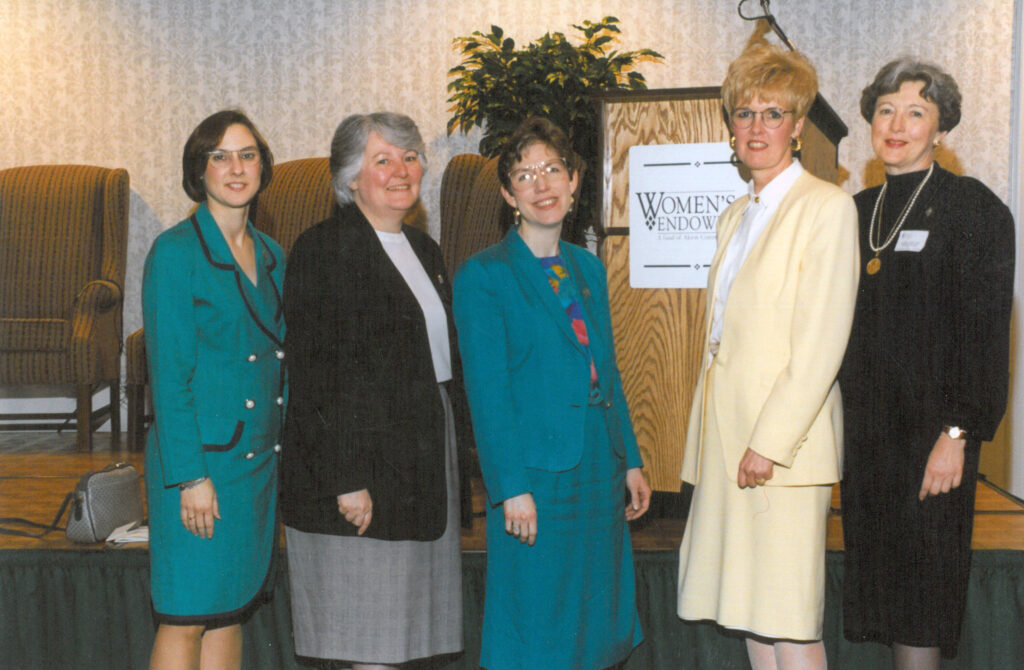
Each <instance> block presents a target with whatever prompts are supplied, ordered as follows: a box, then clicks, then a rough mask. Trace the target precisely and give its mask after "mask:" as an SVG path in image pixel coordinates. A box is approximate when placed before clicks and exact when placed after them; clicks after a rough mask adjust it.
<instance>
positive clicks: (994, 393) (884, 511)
mask: <svg viewBox="0 0 1024 670" xmlns="http://www.w3.org/2000/svg"><path fill="white" fill-rule="evenodd" d="M925 174H926V171H921V172H915V173H910V174H904V175H897V176H892V177H889V178H888V184H889V185H888V188H887V191H888V192H887V193H886V197H885V200H884V208H883V216H882V222H881V232H882V235H883V239H884V237H885V235H887V234H888V232H889V231H890V230H892V227H893V225H894V224H895V222H896V219H897V217H898V216H899V214H900V212H901V211H902V210H903V207H904V205H905V204H906V203H907V202H908V200H909V199H910V197H911V194H912V192H913V190H914V189H915V187H916V186H917V185H918V184H920V183H921V180H922V179H923V178H924V176H925ZM878 193H879V187H876V188H871V189H868V190H865V191H862V192H860V193H859V194H857V196H856V197H855V200H856V203H857V210H858V213H859V216H860V243H861V257H862V272H861V279H860V287H859V290H858V295H857V308H856V314H855V317H854V324H853V332H852V333H851V336H850V343H849V347H848V349H847V352H846V357H845V359H844V361H843V366H842V370H841V371H840V386H841V389H842V393H843V408H844V424H845V462H844V471H843V483H842V487H841V491H842V507H843V536H844V540H845V545H846V552H845V576H844V584H843V619H844V634H845V636H846V638H847V639H849V640H852V641H863V640H873V641H877V642H882V643H885V644H892V643H894V642H897V643H901V644H905V645H910V646H921V647H941V650H942V654H943V656H946V657H947V658H948V657H953V656H955V655H956V650H957V643H958V639H959V636H960V626H961V622H962V620H963V611H964V603H965V600H966V595H967V581H968V573H969V570H970V541H971V529H972V522H973V511H974V493H975V485H976V479H977V471H978V454H979V450H980V446H981V442H982V441H987V440H991V439H992V437H993V435H994V433H995V431H996V428H997V427H998V425H999V422H1000V420H1001V418H1002V416H1003V412H1004V410H1005V407H1006V395H1007V383H1008V374H1009V371H1008V366H1009V361H1008V352H1009V336H1010V325H1009V324H1010V307H1011V303H1012V298H1013V271H1014V227H1013V219H1012V217H1011V216H1010V212H1009V210H1008V209H1007V208H1006V206H1005V205H1004V204H1003V203H1002V202H1001V201H1000V200H999V199H998V198H997V197H996V196H995V195H994V194H993V193H992V192H991V191H990V190H989V189H988V188H986V187H985V186H984V185H983V184H981V183H980V182H978V181H977V180H975V179H972V178H969V177H957V176H955V175H953V174H951V173H949V172H947V171H945V170H943V169H941V168H940V167H939V166H938V165H936V166H935V171H934V174H933V175H932V176H931V178H930V180H929V182H928V183H927V184H926V185H925V187H924V189H923V190H922V191H921V193H920V195H919V196H918V198H917V201H916V203H915V205H914V207H913V208H912V209H911V211H910V213H909V216H908V218H907V220H906V222H905V223H904V225H903V227H902V232H901V233H900V234H899V235H897V237H896V240H895V241H894V242H893V243H892V245H890V246H889V247H888V248H886V249H885V250H884V251H882V252H881V254H880V260H881V268H880V270H879V271H878V272H877V273H876V274H874V275H872V274H868V272H867V271H866V270H865V269H864V268H865V267H866V265H867V263H868V261H869V260H870V259H872V258H873V257H874V256H875V253H874V252H873V251H872V250H871V248H870V245H869V243H868V231H869V227H870V222H871V216H872V211H873V209H874V207H875V201H876V199H877V197H878ZM907 231H919V232H910V234H909V235H907V234H906V232H907ZM921 231H923V232H921ZM925 233H926V234H927V237H926V238H924V235H925ZM901 236H903V240H902V241H903V243H904V244H902V245H901V244H900V242H901ZM922 238H924V239H923V246H921V242H922ZM915 239H916V240H917V244H913V243H911V241H912V240H915ZM899 247H909V249H906V250H900V249H899ZM918 247H919V250H914V249H915V248H918ZM944 425H949V426H959V427H961V428H964V429H965V430H967V431H968V442H967V447H966V450H965V464H964V473H963V482H962V484H961V485H960V487H959V488H957V489H954V490H953V491H951V492H950V493H949V494H944V495H939V496H936V497H929V498H927V499H926V500H925V501H923V502H921V501H919V500H918V497H917V496H918V491H919V490H920V487H921V481H922V479H923V477H924V470H925V466H926V464H927V462H928V456H929V453H930V452H931V449H932V446H933V445H934V444H935V441H936V440H937V439H938V437H939V434H940V432H941V430H942V427H943V426H944Z"/></svg>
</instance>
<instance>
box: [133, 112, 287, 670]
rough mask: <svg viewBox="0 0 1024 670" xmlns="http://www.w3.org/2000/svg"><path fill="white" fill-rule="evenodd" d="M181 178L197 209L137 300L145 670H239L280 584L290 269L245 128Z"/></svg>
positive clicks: (150, 271)
mask: <svg viewBox="0 0 1024 670" xmlns="http://www.w3.org/2000/svg"><path fill="white" fill-rule="evenodd" d="M182 168H183V172H184V176H183V179H182V183H183V185H184V187H185V192H186V193H187V194H188V195H189V197H190V198H192V199H193V200H195V201H196V202H199V203H200V205H199V207H198V208H197V209H196V211H195V213H194V214H192V216H190V217H189V218H188V219H186V220H184V221H182V222H181V223H179V224H178V225H176V226H174V227H173V228H171V229H170V230H167V231H165V232H164V233H162V234H161V235H160V236H159V237H158V238H157V239H156V241H155V242H154V243H153V248H152V249H151V250H150V252H149V256H148V258H147V259H146V267H145V274H144V277H143V285H142V301H143V319H144V322H145V328H146V331H145V332H146V353H147V357H148V360H149V375H150V383H151V388H152V392H153V408H154V410H155V414H156V418H155V421H154V423H153V426H152V427H151V428H150V431H149V435H148V438H147V442H146V491H147V494H148V499H149V521H150V560H151V568H150V573H151V582H150V583H151V589H152V596H153V610H154V612H155V615H156V619H157V622H158V623H159V627H158V629H157V633H156V640H155V642H154V645H153V654H152V657H151V659H150V668H151V670H158V669H163V668H232V667H233V668H240V667H241V658H242V632H241V622H242V621H243V620H244V619H245V618H246V617H247V616H248V615H249V614H250V613H251V612H252V610H253V609H254V608H255V606H256V605H257V604H258V603H259V602H260V601H261V595H262V594H264V593H266V592H268V589H269V586H270V582H271V580H270V575H271V569H270V566H271V559H272V556H273V552H274V537H275V516H274V509H275V505H276V500H277V464H278V452H280V449H281V448H280V446H279V444H280V432H281V424H282V415H283V412H284V375H283V359H284V347H283V344H282V342H283V341H284V319H283V317H282V313H281V291H280V287H281V282H282V277H283V275H284V255H283V252H282V251H281V247H280V246H278V244H277V243H276V242H274V241H273V240H272V239H270V238H269V237H267V236H266V235H263V234H262V233H260V232H259V231H257V230H256V229H255V228H253V226H252V224H251V223H249V221H248V213H249V204H250V203H251V202H252V200H253V198H255V197H256V194H257V193H259V192H260V191H261V190H262V189H263V188H264V187H266V185H267V184H268V183H269V182H270V177H271V172H272V168H273V156H272V155H271V153H270V149H269V148H268V147H267V143H266V142H265V141H264V140H263V138H262V137H261V136H260V134H259V132H258V131H257V130H256V128H255V126H253V124H252V122H251V121H250V120H249V119H248V118H246V116H245V115H244V114H242V113H241V112H237V111H221V112H217V113H216V114H214V115H212V116H210V117H208V118H207V119H205V120H204V121H203V122H202V123H200V124H199V126H197V127H196V129H195V130H194V131H193V132H192V135H191V136H190V137H189V139H188V142H187V143H186V144H185V151H184V155H183V157H182Z"/></svg>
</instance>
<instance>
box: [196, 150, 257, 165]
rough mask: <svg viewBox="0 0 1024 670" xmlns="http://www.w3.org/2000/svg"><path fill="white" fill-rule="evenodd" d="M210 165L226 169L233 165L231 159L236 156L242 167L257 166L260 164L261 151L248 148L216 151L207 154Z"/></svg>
mask: <svg viewBox="0 0 1024 670" xmlns="http://www.w3.org/2000/svg"><path fill="white" fill-rule="evenodd" d="M206 155H207V157H208V158H209V161H210V165H213V166H214V167H226V166H228V165H231V157H232V156H235V157H236V158H238V161H239V162H240V163H241V164H242V165H246V166H249V165H255V164H257V163H259V162H260V152H259V149H256V148H253V147H246V148H245V149H214V150H213V151H207V152H206Z"/></svg>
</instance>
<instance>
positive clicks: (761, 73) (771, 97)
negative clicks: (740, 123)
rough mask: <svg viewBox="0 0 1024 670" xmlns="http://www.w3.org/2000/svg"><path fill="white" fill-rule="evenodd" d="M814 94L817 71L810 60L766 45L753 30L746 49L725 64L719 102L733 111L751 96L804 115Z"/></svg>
mask: <svg viewBox="0 0 1024 670" xmlns="http://www.w3.org/2000/svg"><path fill="white" fill-rule="evenodd" d="M817 93H818V73H817V72H816V71H815V69H814V66H813V65H812V64H811V61H809V60H807V58H806V57H805V56H804V55H803V54H801V53H799V52H796V51H787V50H783V49H781V48H779V47H777V46H774V45H772V44H769V43H768V42H766V41H765V40H764V39H763V38H761V37H760V36H759V35H758V34H757V33H756V32H755V34H754V37H753V38H752V39H751V41H750V43H749V44H747V48H746V49H744V50H743V53H741V54H740V55H739V57H738V58H737V59H736V60H734V61H733V62H732V63H730V64H729V72H728V73H727V74H726V75H725V81H724V82H722V103H723V104H724V105H725V111H726V113H727V114H728V115H729V116H730V117H731V116H732V113H733V110H735V109H736V108H737V107H739V106H741V105H744V104H747V103H749V102H750V101H751V100H753V99H754V98H755V97H756V98H760V99H761V100H763V101H765V102H768V101H775V102H778V103H779V104H780V105H783V106H785V107H786V109H792V110H793V112H794V118H795V119H799V118H801V117H804V116H806V115H807V112H808V111H809V110H810V109H811V104H812V103H814V96H815V95H817Z"/></svg>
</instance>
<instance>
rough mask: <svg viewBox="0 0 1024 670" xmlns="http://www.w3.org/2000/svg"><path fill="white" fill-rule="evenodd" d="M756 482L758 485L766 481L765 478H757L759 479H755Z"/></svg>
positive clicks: (762, 484)
mask: <svg viewBox="0 0 1024 670" xmlns="http://www.w3.org/2000/svg"><path fill="white" fill-rule="evenodd" d="M755 482H756V484H757V485H758V486H764V482H765V480H764V479H757V480H755Z"/></svg>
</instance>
